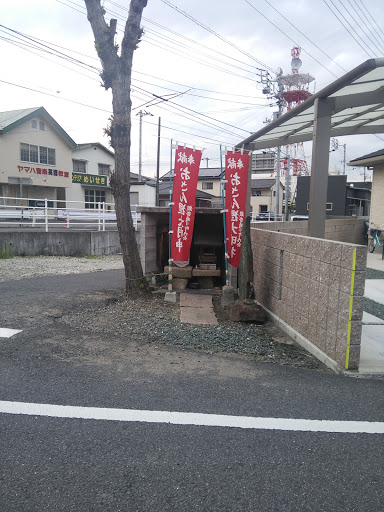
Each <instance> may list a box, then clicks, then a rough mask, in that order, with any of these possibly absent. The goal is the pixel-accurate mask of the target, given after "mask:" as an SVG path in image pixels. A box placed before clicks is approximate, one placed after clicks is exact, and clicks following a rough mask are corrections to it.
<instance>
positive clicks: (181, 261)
mask: <svg viewBox="0 0 384 512" xmlns="http://www.w3.org/2000/svg"><path fill="white" fill-rule="evenodd" d="M200 160H201V151H198V150H195V151H194V150H192V149H189V148H183V147H182V146H178V148H177V150H176V156H175V174H174V182H173V194H172V202H173V208H172V220H171V230H172V238H171V258H172V259H173V261H174V263H175V264H176V265H179V266H186V265H188V263H189V252H190V248H191V242H192V234H193V224H194V221H195V203H196V188H197V181H198V178H199V168H200Z"/></svg>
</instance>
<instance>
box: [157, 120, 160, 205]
mask: <svg viewBox="0 0 384 512" xmlns="http://www.w3.org/2000/svg"><path fill="white" fill-rule="evenodd" d="M160 127H161V117H159V124H158V129H157V162H156V206H160V190H159V187H160V183H159V181H160Z"/></svg>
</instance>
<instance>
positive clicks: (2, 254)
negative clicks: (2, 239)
mask: <svg viewBox="0 0 384 512" xmlns="http://www.w3.org/2000/svg"><path fill="white" fill-rule="evenodd" d="M10 258H13V254H12V252H11V248H10V247H2V248H1V249H0V260H9V259H10Z"/></svg>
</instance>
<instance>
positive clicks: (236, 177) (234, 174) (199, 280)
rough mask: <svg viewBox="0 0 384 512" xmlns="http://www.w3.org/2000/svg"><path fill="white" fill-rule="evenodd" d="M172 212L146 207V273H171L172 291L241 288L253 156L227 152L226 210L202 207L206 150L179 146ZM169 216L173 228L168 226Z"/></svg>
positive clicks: (172, 175) (172, 180) (143, 246)
mask: <svg viewBox="0 0 384 512" xmlns="http://www.w3.org/2000/svg"><path fill="white" fill-rule="evenodd" d="M175 150H176V151H175V161H174V168H173V169H171V172H170V202H169V210H168V209H165V208H160V207H157V208H140V211H141V219H142V220H141V230H142V232H141V239H140V245H141V257H142V262H143V267H144V272H145V273H148V272H156V271H157V272H159V271H160V272H161V271H164V273H166V274H168V291H170V292H171V291H173V290H174V289H175V290H179V289H184V288H186V287H190V288H215V287H218V288H221V286H223V284H226V285H231V286H234V287H237V282H236V277H237V267H238V266H239V262H240V252H241V237H242V229H243V224H244V219H245V210H246V201H247V188H248V181H249V180H248V170H249V160H250V158H249V154H248V153H245V152H243V151H238V152H236V151H229V152H227V151H223V152H221V154H222V156H225V169H224V166H223V164H222V179H221V193H222V209H218V208H196V188H197V182H198V175H199V167H200V160H201V153H202V152H201V151H199V150H197V149H194V148H193V149H191V148H187V147H186V146H179V145H177V146H176V147H175ZM167 214H168V226H167ZM167 249H168V251H167Z"/></svg>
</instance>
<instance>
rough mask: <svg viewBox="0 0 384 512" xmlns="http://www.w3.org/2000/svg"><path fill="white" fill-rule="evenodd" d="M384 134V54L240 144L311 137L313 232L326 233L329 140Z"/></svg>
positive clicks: (285, 142)
mask: <svg viewBox="0 0 384 512" xmlns="http://www.w3.org/2000/svg"><path fill="white" fill-rule="evenodd" d="M374 133H384V58H379V59H370V60H367V61H366V62H363V63H362V64H360V65H359V66H357V67H356V68H354V69H353V70H351V71H349V72H348V73H346V74H345V75H344V76H342V77H341V78H338V79H337V80H335V81H334V82H333V83H332V84H330V85H328V86H327V87H325V88H324V89H322V90H321V91H319V92H317V93H316V94H314V95H313V96H311V97H310V98H308V99H307V100H306V101H304V102H303V103H302V104H300V105H298V106H297V107H295V108H293V109H292V110H290V111H289V112H287V113H286V114H284V115H283V116H281V117H280V118H278V119H276V120H275V121H273V122H271V123H269V124H268V125H266V126H265V127H264V128H262V129H261V130H259V131H258V132H256V133H254V134H252V135H250V136H249V137H247V138H246V139H244V140H243V141H242V142H240V143H239V144H237V145H236V148H241V147H244V148H245V149H248V150H257V149H267V148H271V147H276V146H285V145H289V144H295V143H296V142H305V141H309V140H312V141H313V146H312V168H311V187H310V198H309V204H310V209H309V235H310V236H317V237H319V238H323V237H324V233H325V206H326V199H327V184H328V165H329V140H330V137H341V136H343V135H362V134H374Z"/></svg>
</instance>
